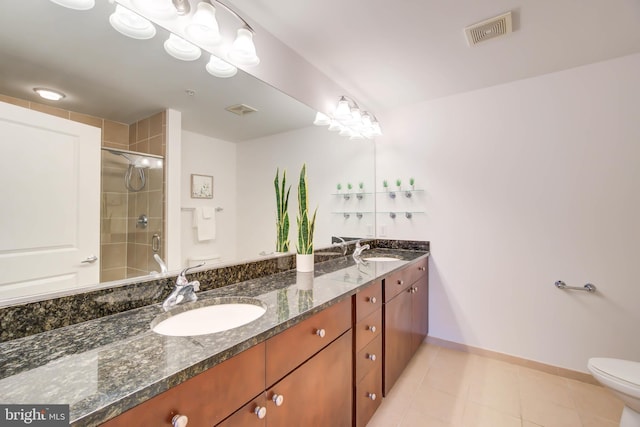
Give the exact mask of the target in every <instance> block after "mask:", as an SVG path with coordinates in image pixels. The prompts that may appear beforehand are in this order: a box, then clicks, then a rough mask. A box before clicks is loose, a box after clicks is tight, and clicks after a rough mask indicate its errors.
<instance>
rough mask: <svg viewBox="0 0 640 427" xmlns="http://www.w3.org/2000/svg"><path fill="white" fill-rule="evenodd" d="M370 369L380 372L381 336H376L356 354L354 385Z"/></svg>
mask: <svg viewBox="0 0 640 427" xmlns="http://www.w3.org/2000/svg"><path fill="white" fill-rule="evenodd" d="M372 369H377V370H380V371H382V335H378V336H377V337H376V338H375V339H374V340H373V341H371V342H370V343H369V344H367V345H366V346H365V347H364V348H363V349H362V350H360V351H359V352H358V353H357V354H356V384H357V383H359V382H360V381H361V380H362V378H364V376H365V375H367V374H368V373H369V372H370V371H371V370H372Z"/></svg>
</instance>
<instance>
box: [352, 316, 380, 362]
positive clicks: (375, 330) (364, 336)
mask: <svg viewBox="0 0 640 427" xmlns="http://www.w3.org/2000/svg"><path fill="white" fill-rule="evenodd" d="M355 330H356V347H355V351H356V352H358V351H360V350H361V349H362V348H363V347H364V346H365V345H367V344H368V343H369V342H370V341H371V340H372V339H374V338H375V337H377V336H380V335H381V334H382V310H380V309H378V310H377V311H375V312H373V313H371V314H370V315H368V316H367V317H366V318H364V319H362V320H361V321H359V322H358V323H356V326H355Z"/></svg>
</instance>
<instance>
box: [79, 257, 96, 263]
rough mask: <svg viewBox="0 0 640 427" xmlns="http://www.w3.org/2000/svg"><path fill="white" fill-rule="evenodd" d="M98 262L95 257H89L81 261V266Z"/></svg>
mask: <svg viewBox="0 0 640 427" xmlns="http://www.w3.org/2000/svg"><path fill="white" fill-rule="evenodd" d="M97 260H98V257H97V256H95V255H91V256H88V257H86V258H85V259H84V260H83V261H81V262H82V263H83V264H93V263H94V262H96V261H97Z"/></svg>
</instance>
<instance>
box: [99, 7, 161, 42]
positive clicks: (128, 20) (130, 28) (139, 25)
mask: <svg viewBox="0 0 640 427" xmlns="http://www.w3.org/2000/svg"><path fill="white" fill-rule="evenodd" d="M109 23H110V24H111V26H112V27H113V28H115V30H116V31H118V32H119V33H120V34H123V35H125V36H127V37H131V38H132V39H138V40H147V39H150V38H153V36H155V35H156V27H154V26H153V24H152V23H151V22H150V21H148V20H147V19H145V18H143V17H142V16H140V15H138V14H137V13H135V12H132V11H130V10H129V9H127V8H125V7H122V6H120V5H119V4H117V5H116V11H115V12H113V13H112V14H111V15H110V16H109Z"/></svg>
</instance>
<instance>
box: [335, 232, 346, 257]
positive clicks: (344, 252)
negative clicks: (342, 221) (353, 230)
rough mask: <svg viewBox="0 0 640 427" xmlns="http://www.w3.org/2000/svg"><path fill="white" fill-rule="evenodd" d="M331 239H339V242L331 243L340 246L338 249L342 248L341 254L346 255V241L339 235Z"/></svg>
mask: <svg viewBox="0 0 640 427" xmlns="http://www.w3.org/2000/svg"><path fill="white" fill-rule="evenodd" d="M332 239H336V240H340V241H339V242H333V243H332V245H336V246H338V247H340V249H342V256H347V241H346V240H344V239H343V238H342V237H339V236H334V237H332Z"/></svg>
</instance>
